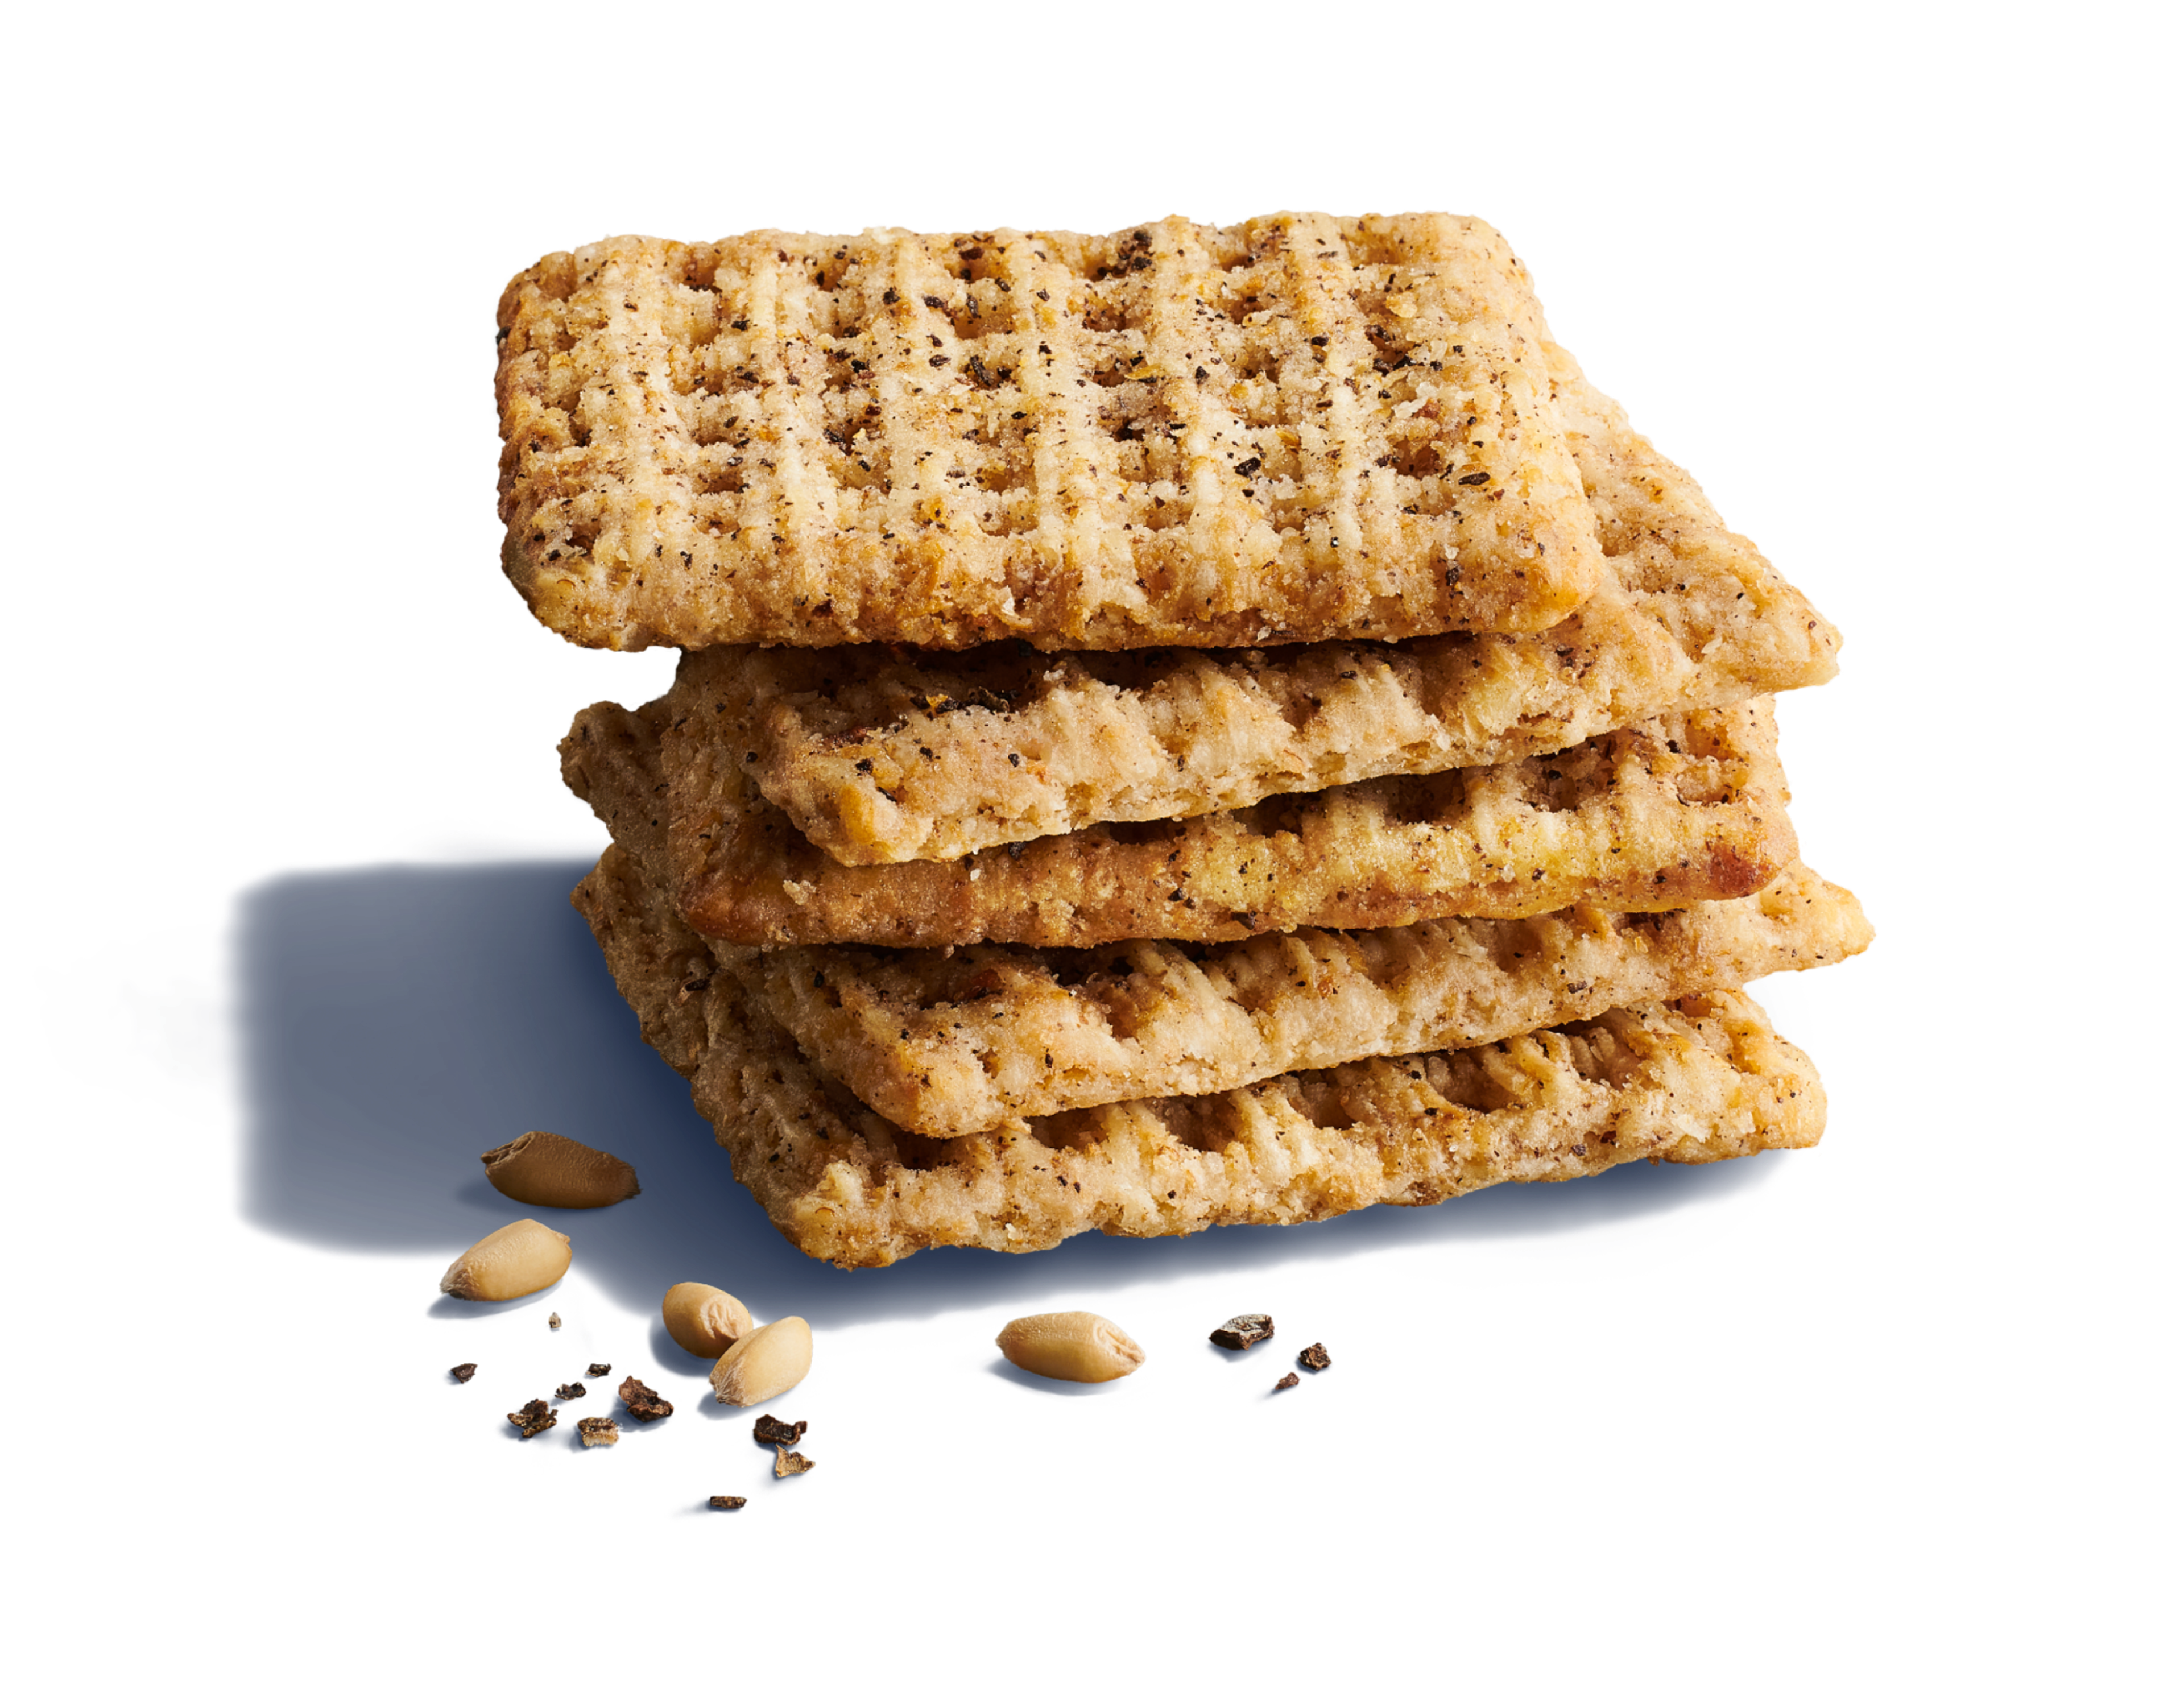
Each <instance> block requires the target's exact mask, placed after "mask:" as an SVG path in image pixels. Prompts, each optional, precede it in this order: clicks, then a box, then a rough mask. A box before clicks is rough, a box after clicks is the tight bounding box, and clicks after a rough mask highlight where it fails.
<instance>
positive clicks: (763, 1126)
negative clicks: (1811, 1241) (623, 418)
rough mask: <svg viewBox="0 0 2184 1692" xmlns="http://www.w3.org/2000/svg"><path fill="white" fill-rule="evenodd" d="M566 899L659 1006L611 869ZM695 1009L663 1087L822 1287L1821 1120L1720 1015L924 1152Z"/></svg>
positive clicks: (1591, 1033)
mask: <svg viewBox="0 0 2184 1692" xmlns="http://www.w3.org/2000/svg"><path fill="white" fill-rule="evenodd" d="M586 888H587V892H586V893H584V894H583V896H582V898H581V899H580V900H579V904H580V906H581V908H582V909H583V910H584V911H585V914H586V915H587V916H588V918H589V919H590V921H591V922H592V924H593V930H594V932H596V933H598V935H599V940H600V943H601V945H602V947H603V948H604V950H605V952H606V954H607V957H608V960H609V963H610V966H611V967H612V968H613V969H614V971H615V974H616V981H617V982H618V983H619V984H620V985H621V988H622V991H623V993H625V995H626V996H627V997H629V998H630V999H631V1000H632V1003H635V1004H639V1005H655V1006H656V1005H660V1004H661V1003H663V1002H666V1001H667V1000H671V999H673V997H674V996H675V994H676V993H678V992H680V991H681V990H682V984H681V983H680V982H678V981H677V979H676V976H675V971H672V970H668V971H665V972H662V973H660V974H658V975H656V976H654V977H647V976H645V975H644V973H643V971H645V969H646V968H647V967H648V960H655V959H660V958H663V957H665V958H669V959H672V958H675V957H677V956H680V955H684V954H686V953H687V952H688V949H690V947H691V946H693V945H694V944H695V943H696V937H695V936H694V935H682V936H677V935H675V934H674V933H673V932H672V931H673V930H674V928H675V927H676V926H677V924H676V919H675V917H674V915H673V912H672V910H671V902H670V900H669V899H667V898H666V895H665V894H664V893H660V892H659V891H658V890H657V889H655V888H650V887H649V885H648V884H647V883H645V882H643V879H642V877H639V876H638V874H637V873H636V871H635V865H634V860H632V859H630V858H629V857H628V856H627V854H618V853H616V852H615V851H613V850H611V849H610V852H609V854H608V856H607V858H605V859H604V860H601V863H600V865H599V869H598V870H597V871H594V872H593V875H592V877H589V878H588V881H587V882H586ZM647 929H649V930H650V931H652V932H647V933H644V934H643V937H642V938H632V931H633V930H636V931H643V930H647ZM699 996H700V997H701V998H702V999H703V1002H704V1005H705V1015H706V1031H707V1037H708V1043H707V1044H706V1045H705V1048H704V1049H703V1050H702V1051H701V1052H699V1054H698V1055H697V1056H696V1058H695V1060H694V1061H693V1062H688V1063H686V1065H685V1066H686V1070H687V1072H689V1073H691V1074H692V1077H693V1084H692V1089H691V1090H692V1094H693V1096H694V1098H695V1099H696V1100H697V1103H698V1106H699V1110H702V1111H703V1112H704V1113H705V1116H707V1117H708V1118H709V1119H710V1121H711V1122H713V1124H714V1136H715V1138H716V1139H717V1140H718V1141H719V1142H720V1143H721V1145H722V1146H723V1147H725V1148H726V1149H727V1151H728V1153H729V1155H730V1156H731V1157H732V1159H733V1162H734V1168H735V1173H736V1177H737V1179H738V1180H739V1181H741V1182H742V1183H744V1185H745V1186H746V1187H748V1188H750V1190H751V1191H752V1193H753V1194H755V1195H756V1196H757V1198H758V1199H759V1201H760V1204H762V1205H764V1206H765V1207H766V1213H767V1215H768V1216H771V1217H772V1219H773V1222H774V1225H775V1226H776V1227H778V1228H779V1229H780V1230H781V1231H782V1233H783V1234H784V1235H786V1236H787V1237H788V1239H789V1240H790V1241H791V1242H792V1243H794V1244H795V1245H796V1246H798V1247H799V1249H800V1250H804V1251H806V1252H808V1253H810V1254H811V1255H813V1256H815V1257H822V1258H825V1259H827V1261H831V1262H833V1263H836V1264H838V1265H840V1266H843V1267H845V1268H847V1267H859V1266H877V1265H882V1264H887V1263H892V1262H894V1261H897V1260H898V1259H900V1258H902V1257H904V1256H906V1255H909V1254H910V1253H911V1252H913V1251H917V1250H923V1249H924V1248H926V1247H928V1246H934V1245H975V1246H982V1247H986V1248H989V1249H992V1250H1003V1251H1034V1250H1043V1249H1045V1248H1046V1247H1048V1246H1051V1245H1055V1244H1059V1243H1060V1242H1061V1240H1063V1239H1065V1238H1068V1237H1069V1236H1070V1235H1072V1234H1076V1233H1085V1232H1088V1231H1089V1230H1091V1229H1095V1228H1097V1229H1099V1230H1100V1231H1101V1232H1103V1233H1114V1234H1134V1235H1157V1234H1173V1233H1195V1232H1197V1231H1198V1230H1200V1229H1202V1228H1206V1227H1214V1226H1217V1225H1223V1224H1229V1223H1237V1222H1311V1221H1317V1220H1319V1219H1321V1218H1323V1217H1327V1216H1337V1215H1340V1214H1341V1213H1342V1212H1344V1211H1351V1210H1356V1209H1359V1208H1361V1207H1362V1206H1364V1205H1373V1204H1397V1205H1428V1204H1435V1203H1438V1202H1439V1201H1440V1200H1441V1199H1446V1198H1450V1197H1452V1196H1455V1195H1456V1194H1462V1193H1468V1192H1471V1191H1474V1190H1476V1189H1477V1188H1481V1187H1485V1186H1489V1185H1492V1184H1494V1183H1497V1182H1502V1181H1561V1180H1568V1179H1570V1178H1572V1177H1577V1176H1582V1175H1589V1174H1593V1173H1596V1172H1600V1171H1602V1170H1604V1169H1607V1168H1610V1167H1613V1166H1614V1165H1616V1164H1619V1163H1627V1162H1631V1161H1634V1160H1636V1159H1638V1158H1641V1157H1647V1158H1655V1159H1666V1160H1671V1161H1674V1162H1684V1163H1701V1162H1710V1161H1713V1160H1718V1159H1721V1158H1727V1157H1740V1156H1744V1155H1749V1154H1751V1153H1752V1152H1756V1151H1760V1150H1763V1149H1773V1148H1782V1147H1792V1146H1808V1145H1812V1144H1816V1143H1817V1142H1818V1140H1819V1136H1820V1132H1821V1128H1822V1126H1823V1123H1824V1121H1825V1108H1826V1107H1825V1098H1824V1095H1823V1094H1822V1092H1821V1089H1820V1085H1819V1077H1818V1076H1817V1075H1816V1074H1815V1073H1814V1070H1813V1067H1812V1064H1811V1060H1809V1059H1808V1058H1807V1057H1806V1056H1805V1055H1804V1054H1803V1053H1802V1052H1800V1051H1799V1050H1797V1048H1796V1047H1794V1046H1791V1045H1790V1044H1787V1043H1786V1042H1785V1041H1783V1040H1781V1039H1780V1038H1779V1037H1777V1036H1776V1035H1775V1032H1774V1031H1773V1030H1772V1029H1771V1028H1770V1027H1769V1026H1768V1023H1767V1020H1766V1018H1765V1016H1764V1015H1763V1013H1762V1012H1761V1011H1760V1010H1759V1009H1758V1006H1757V1005H1753V1004H1752V1001H1751V1000H1750V999H1747V998H1745V997H1744V996H1743V995H1742V994H1741V993H1717V994H1711V995H1705V996H1702V997H1698V998H1694V999H1686V1000H1685V1001H1683V1002H1682V1003H1681V1004H1680V1005H1676V1006H1669V1005H1646V1006H1640V1007H1634V1008H1631V1009H1628V1010H1614V1011H1610V1012H1608V1013H1607V1015H1605V1016H1600V1017H1596V1018H1594V1019H1591V1021H1585V1022H1580V1023H1574V1024H1572V1025H1571V1026H1569V1027H1566V1028H1561V1029H1554V1030H1549V1031H1546V1032H1541V1033H1535V1034H1527V1035H1524V1036H1521V1037H1518V1038H1513V1039H1509V1040H1505V1041H1502V1042H1501V1043H1499V1044H1496V1045H1493V1046H1489V1047H1485V1048H1481V1049H1477V1050H1474V1051H1469V1052H1459V1053H1452V1054H1449V1053H1437V1054H1433V1055H1426V1056H1423V1057H1414V1058H1410V1059H1401V1060H1386V1059H1376V1060H1369V1061H1367V1062H1364V1063H1358V1064H1350V1065H1346V1066H1342V1067H1340V1068H1337V1069H1332V1070H1322V1071H1315V1072H1311V1073H1307V1074H1301V1075H1290V1076H1284V1077H1279V1078H1278V1079H1273V1080H1268V1081H1263V1082H1261V1083H1257V1084H1256V1085H1254V1086H1251V1087H1248V1088H1239V1089H1237V1090H1235V1091H1233V1092H1229V1093H1223V1094H1213V1095H1211V1096H1209V1097H1204V1098H1197V1099H1163V1100H1145V1101H1140V1102H1139V1103H1137V1104H1134V1105H1105V1106H1101V1107H1100V1108H1098V1109H1096V1110H1086V1111H1078V1112H1073V1113H1071V1114H1070V1115H1068V1116H1062V1117H1056V1118H1050V1119H1047V1120H1046V1121H1045V1122H1042V1123H1041V1124H1040V1125H1039V1129H1038V1131H1037V1132H1034V1131H1032V1130H1030V1129H1022V1128H1012V1129H1004V1130H1000V1131H998V1132H995V1133H988V1134H977V1135H971V1136H967V1137H965V1138H960V1139H952V1140H930V1139H926V1138H920V1137H918V1136H915V1135H905V1134H900V1133H897V1132H895V1130H894V1129H893V1128H892V1127H890V1126H889V1124H888V1123H887V1122H885V1121H884V1120H883V1119H882V1118H881V1117H880V1116H877V1115H876V1114H875V1113H873V1112H872V1111H871V1110H867V1109H866V1108H864V1107H863V1106H862V1105H859V1104H858V1103H857V1102H856V1101H855V1099H854V1098H852V1097H851V1096H850V1094H848V1093H847V1092H846V1090H845V1089H844V1088H841V1087H840V1086H839V1084H838V1083H833V1081H832V1080H831V1079H830V1078H829V1077H826V1076H825V1075H823V1074H822V1072H820V1071H817V1070H816V1069H815V1068H814V1067H813V1066H811V1063H810V1062H809V1061H808V1060H806V1059H805V1057H804V1055H802V1054H801V1053H800V1052H799V1050H798V1049H797V1046H796V1044H795V1042H794V1040H793V1039H792V1038H789V1036H788V1034H787V1032H785V1031H784V1030H783V1029H782V1028H781V1027H780V1026H779V1025H778V1024H776V1023H772V1022H771V1021H768V1020H767V1019H766V1017H765V1016H763V1014H762V1013H760V1012H758V1011H756V1010H755V1008H754V1007H752V1006H751V1005H750V1004H749V1001H748V999H746V997H745V996H744V993H743V992H742V990H741V988H739V987H738V985H737V984H736V983H735V981H734V979H733V977H732V976H731V975H729V974H727V973H726V972H721V973H719V974H716V975H715V976H714V977H712V978H711V980H710V983H709V984H708V985H707V986H706V987H705V988H703V989H701V990H700V993H699ZM643 1026H644V1027H646V1029H647V1031H648V1036H649V1034H650V1032H651V1031H653V1030H655V1029H659V1028H660V1027H662V1026H663V1024H662V1022H661V1020H660V1017H659V1016H657V1015H654V1016H649V1017H648V1018H647V1019H646V1020H645V1021H643ZM671 1055H677V1056H679V1057H681V1058H683V1059H686V1060H687V1059H688V1050H687V1048H683V1047H681V1046H677V1047H674V1048H673V1049H671Z"/></svg>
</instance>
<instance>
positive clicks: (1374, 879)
mask: <svg viewBox="0 0 2184 1692" xmlns="http://www.w3.org/2000/svg"><path fill="white" fill-rule="evenodd" d="M662 704H663V702H661V701H655V702H654V703H653V704H650V705H647V706H646V707H644V708H643V710H639V711H628V710H624V709H622V708H621V706H619V705H616V704H596V705H593V706H592V707H591V708H590V709H588V710H585V711H583V712H582V713H580V714H579V715H578V716H577V721H576V722H575V724H574V726H572V727H571V731H570V732H569V734H568V736H567V737H566V738H565V739H564V740H563V742H562V743H561V754H562V773H563V777H564V779H565V781H566V782H568V784H569V786H570V788H571V790H572V791H573V792H575V793H577V795H578V796H579V797H580V798H582V799H585V800H587V801H588V803H589V804H590V805H591V806H592V809H593V811H594V812H595V813H597V815H599V818H600V820H601V821H604V823H605V824H606V825H607V827H608V829H609V830H610V832H612V833H613V835H614V836H615V838H616V841H617V843H620V844H621V845H622V846H623V847H624V848H625V849H627V850H631V851H634V852H636V853H638V854H639V855H640V856H643V857H646V858H648V859H649V860H653V861H655V862H656V863H657V864H658V865H659V866H660V867H659V869H658V871H657V873H658V874H660V876H662V877H665V878H666V879H667V880H668V881H669V882H671V885H672V887H673V888H674V891H675V895H676V899H677V904H678V906H679V909H680V911H681V914H682V917H683V919H684V920H685V921H687V922H688V926H689V927H691V928H693V929H694V930H696V931H698V932H701V933H704V934H705V935H708V936H710V937H712V938H717V939H721V940H723V941H727V942H728V943H731V944H733V945H737V946H769V947H778V946H783V945H792V944H805V943H855V944H868V945H883V946H917V947H939V946H949V945H959V946H960V945H970V944H974V943H979V942H986V941H1006V942H1011V943H1022V944H1028V945H1041V946H1078V947H1083V946H1095V945H1105V944H1108V943H1112V942H1115V941H1118V940H1130V939H1170V940H1182V941H1225V940H1241V939H1247V938H1250V937H1251V935H1253V934H1255V933H1259V932H1273V931H1281V930H1287V929H1291V928H1299V927H1328V928H1373V927H1390V926H1393V925H1398V924H1405V923H1412V922H1418V921H1425V920H1427V919H1429V918H1435V917H1442V916H1501V917H1517V916H1534V915H1537V914H1540V913H1541V912H1545V911H1550V910H1562V909H1563V908H1565V907H1567V906H1569V905H1572V904H1580V903H1583V904H1591V905H1592V906H1595V907H1596V908H1598V909H1602V910H1673V909H1676V908H1678V907H1680V906H1683V905H1687V904H1692V903H1695V902H1697V901H1698V900H1702V899H1740V898H1742V897H1743V896H1744V895H1746V894H1747V893H1755V892H1757V891H1758V889H1759V888H1762V887H1763V886H1765V885H1766V884H1767V882H1769V881H1771V880H1773V879H1774V878H1775V876H1777V875H1778V874H1780V872H1781V871H1783V870H1784V869H1786V868H1787V867H1788V866H1789V865H1790V864H1791V862H1793V861H1794V860H1795V858H1796V848H1797V837H1796V834H1795V832H1793V831H1792V829H1791V826H1790V820H1789V810H1788V799H1789V791H1788V786H1787V783H1786V781H1785V779H1784V777H1783V775H1782V767H1781V763H1780V759H1779V757H1778V755H1777V753H1776V748H1775V717H1774V708H1773V702H1772V701H1771V700H1768V699H1758V700H1752V701H1750V702H1748V703H1747V704H1741V705H1734V706H1729V707H1725V708H1724V709H1721V710H1709V711H1699V712H1693V713H1691V714H1690V715H1685V716H1680V717H1664V718H1657V719H1654V720H1652V721H1649V722H1646V723H1643V724H1635V725H1632V726H1628V727H1624V728H1619V729H1616V730H1613V731H1612V732H1607V733H1605V734H1602V735H1598V736H1596V737H1593V738H1592V739H1591V740H1588V741H1586V742H1585V743H1583V744H1582V745H1580V746H1577V747H1574V748H1572V749H1569V750H1568V751H1564V752H1558V753H1556V754H1552V755H1550V756H1542V757H1538V758H1530V759H1525V760H1520V761H1518V762H1516V763H1512V764H1497V765H1490V766H1489V767H1487V768H1485V769H1482V770H1459V771H1445V772H1443V773H1441V774H1439V775H1433V776H1385V777H1383V778H1381V779H1379V780H1378V781H1372V782H1359V783H1357V784H1355V785H1353V786H1351V787H1346V788H1330V789H1329V790H1328V791H1327V792H1325V793H1311V794H1303V795H1290V796H1285V797H1283V798H1279V799H1269V800H1267V801H1265V802H1264V803H1262V804H1258V805H1255V806H1251V807H1250V808H1248V809H1245V810H1234V811H1222V812H1218V813H1217V814H1215V815H1209V816H1196V817H1186V818H1180V819H1177V820H1175V821H1170V822H1165V823H1162V824H1159V825H1156V826H1150V827H1147V828H1143V829H1137V828H1123V827H1114V826H1110V825H1106V824H1101V825H1099V826H1097V827H1092V828H1088V829H1084V830H1080V831H1078V832H1076V833H1073V834H1063V835H1054V836H1050V837H1048V838H1045V839H1040V840H1034V841H1032V842H1029V843H1024V844H1022V849H1021V850H1018V849H1015V848H995V849H989V850H987V851H983V852H979V853H977V854H973V855H972V856H970V857H968V858H960V859H956V860H952V861H950V862H948V863H928V862H923V861H920V862H916V863H905V864H881V865H870V866H866V867H863V868H850V867H847V866H845V865H841V864H838V863H837V862H836V861H835V860H833V858H832V857H830V856H828V855H827V853H825V852H824V851H822V850H821V849H819V848H818V847H816V846H814V845H812V844H811V843H809V842H808V841H806V840H805V839H804V838H803V837H802V836H800V835H799V834H798V833H797V832H795V831H794V829H793V828H792V827H789V826H788V821H787V819H786V818H784V817H783V816H782V815H781V814H780V813H779V811H777V810H775V809H774V807H773V806H772V805H770V804H767V803H766V800H765V799H764V798H763V797H762V796H760V794H759V793H758V792H757V790H756V788H755V787H754V786H753V785H752V784H751V782H750V781H749V777H748V776H745V775H744V774H743V773H742V771H740V770H739V769H738V767H737V766H736V765H733V763H729V762H727V761H726V760H723V759H722V758H721V756H720V755H719V752H720V749H719V748H718V747H717V746H715V745H712V744H711V743H709V741H708V739H707V734H708V731H707V729H706V728H705V725H703V724H700V723H695V722H689V723H684V724H683V725H682V726H681V727H679V728H678V727H677V726H676V722H675V721H674V719H672V718H671V717H670V716H669V715H666V712H665V711H664V710H662Z"/></svg>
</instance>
